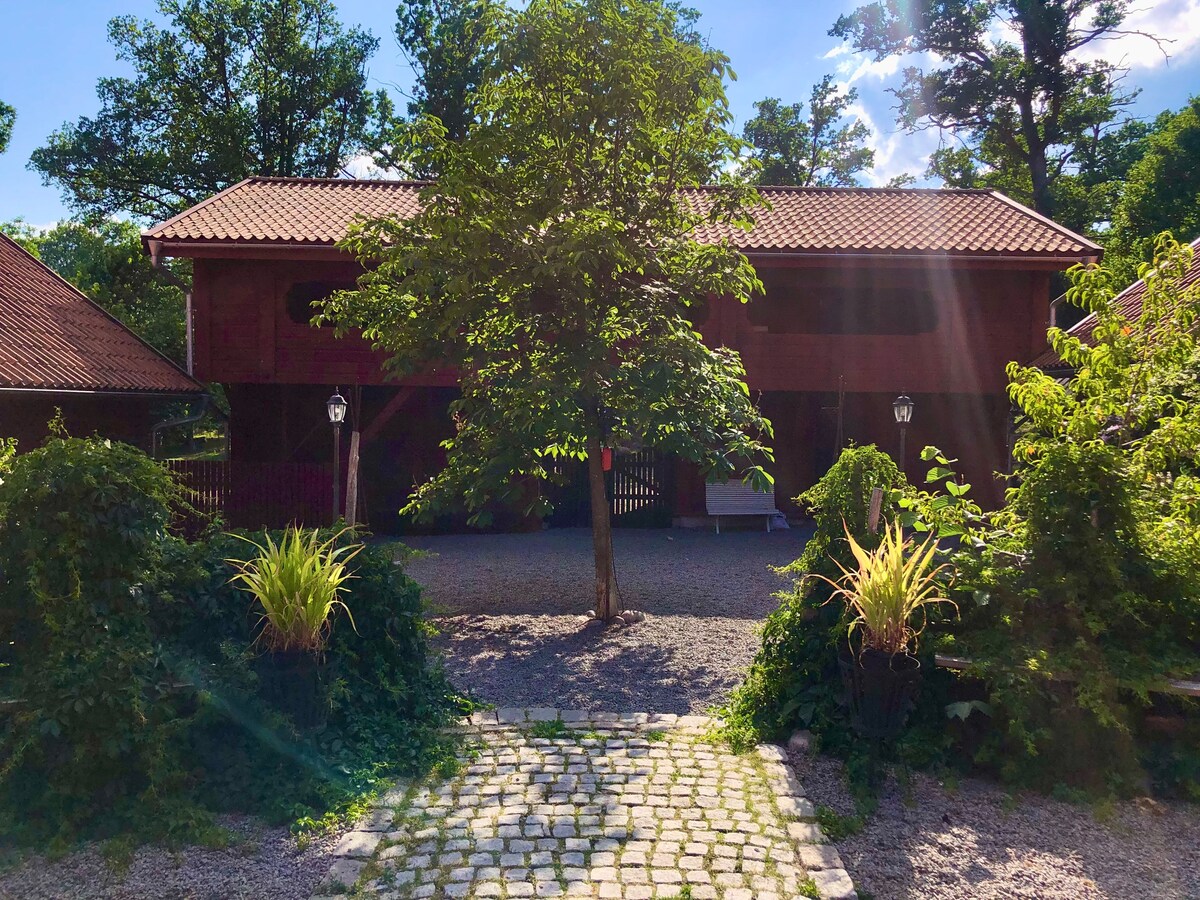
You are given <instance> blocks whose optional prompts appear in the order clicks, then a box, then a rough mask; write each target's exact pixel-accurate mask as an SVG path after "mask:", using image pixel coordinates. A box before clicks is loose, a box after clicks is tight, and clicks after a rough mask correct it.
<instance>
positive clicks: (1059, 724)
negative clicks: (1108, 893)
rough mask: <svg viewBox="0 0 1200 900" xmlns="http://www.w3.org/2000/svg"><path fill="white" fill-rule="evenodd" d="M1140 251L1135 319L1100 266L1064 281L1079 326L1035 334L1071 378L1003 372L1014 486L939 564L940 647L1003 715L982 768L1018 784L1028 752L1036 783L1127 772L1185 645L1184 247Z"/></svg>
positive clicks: (1191, 404)
mask: <svg viewBox="0 0 1200 900" xmlns="http://www.w3.org/2000/svg"><path fill="white" fill-rule="evenodd" d="M1155 250H1156V254H1155V255H1156V258H1155V260H1154V262H1153V263H1146V264H1144V265H1143V266H1142V267H1141V271H1140V274H1141V276H1142V277H1143V279H1144V280H1145V284H1146V287H1145V291H1144V293H1143V295H1142V303H1141V309H1140V311H1138V312H1137V313H1136V314H1131V313H1130V311H1129V310H1127V309H1122V308H1121V307H1120V306H1119V305H1118V304H1117V303H1116V302H1115V299H1116V296H1117V294H1118V292H1119V290H1120V289H1121V287H1123V286H1124V285H1123V283H1122V282H1119V281H1118V280H1117V279H1115V278H1113V276H1112V274H1111V273H1110V272H1108V271H1107V270H1106V269H1104V268H1099V267H1090V268H1087V269H1083V268H1082V267H1077V268H1076V269H1075V270H1073V271H1072V282H1073V284H1072V287H1071V289H1070V291H1069V292H1068V296H1069V298H1070V299H1071V300H1072V301H1073V302H1075V303H1076V304H1077V305H1079V306H1081V307H1083V308H1084V309H1086V310H1088V311H1089V312H1090V313H1092V315H1094V316H1095V326H1094V328H1093V330H1092V340H1091V342H1089V343H1084V342H1083V341H1081V340H1079V339H1078V338H1076V337H1074V336H1071V335H1069V334H1066V333H1065V332H1063V331H1061V330H1059V329H1057V328H1052V329H1050V331H1049V335H1048V336H1049V339H1050V344H1051V346H1052V347H1053V348H1054V350H1055V352H1056V353H1057V354H1058V355H1059V357H1060V358H1061V359H1062V360H1063V361H1064V362H1066V363H1067V364H1068V365H1069V366H1070V367H1071V368H1072V369H1073V371H1074V374H1073V375H1072V377H1071V378H1069V379H1065V380H1064V379H1061V378H1057V377H1055V376H1052V375H1048V374H1046V373H1043V372H1042V371H1040V370H1038V369H1036V368H1030V367H1023V366H1020V365H1017V364H1016V363H1012V364H1010V365H1009V367H1008V375H1009V394H1010V396H1011V397H1012V400H1013V402H1014V405H1015V408H1016V409H1017V410H1019V412H1020V413H1021V421H1022V425H1021V430H1020V432H1019V434H1018V436H1017V440H1016V442H1015V445H1014V448H1013V458H1014V475H1015V477H1014V479H1013V482H1012V487H1010V488H1009V490H1008V492H1007V499H1006V503H1005V506H1004V508H1003V509H1001V510H999V511H998V512H996V513H991V514H989V515H988V517H987V519H986V521H985V522H982V523H980V524H979V525H978V527H976V528H974V529H973V530H972V533H971V535H970V539H969V540H966V541H963V543H962V545H961V548H960V552H958V553H956V554H955V555H954V557H953V558H954V561H955V563H956V565H957V567H958V569H959V575H960V577H959V579H958V581H959V584H960V587H962V588H964V589H965V590H966V591H967V592H969V593H968V596H973V601H972V600H968V599H967V598H966V597H964V603H963V609H964V614H965V624H966V627H965V628H964V629H963V630H962V632H961V634H960V635H959V636H958V644H957V647H956V649H957V655H962V656H966V657H968V658H970V659H973V660H974V661H975V665H974V666H973V674H977V675H981V676H982V677H983V678H985V679H986V680H987V682H988V687H989V690H990V693H991V694H992V696H993V698H994V700H995V702H996V703H997V704H998V705H999V706H1000V707H1001V708H1002V709H1003V711H1004V716H1003V723H1002V725H1003V729H1004V732H1005V733H1006V737H1007V743H1006V744H1005V745H1004V746H1003V747H1001V748H998V749H997V750H996V751H995V755H994V756H993V757H992V758H993V760H994V761H995V762H996V763H998V764H1000V765H1001V766H1002V767H1003V768H1004V770H1006V771H1009V772H1010V773H1011V774H1013V775H1022V774H1025V773H1022V772H1021V771H1020V770H1021V767H1022V765H1028V764H1029V763H1030V762H1031V760H1030V759H1029V758H1028V757H1033V756H1038V757H1040V760H1039V761H1038V763H1037V766H1036V771H1035V772H1032V773H1029V774H1036V775H1038V776H1039V777H1040V778H1041V779H1042V781H1043V784H1045V785H1047V786H1049V785H1052V784H1054V783H1055V781H1056V780H1060V779H1061V780H1068V779H1072V780H1073V779H1079V778H1089V777H1090V778H1094V780H1095V781H1101V779H1100V778H1096V777H1095V776H1096V775H1097V773H1099V774H1100V775H1106V774H1107V773H1109V772H1111V771H1113V770H1115V769H1121V770H1123V771H1122V774H1123V775H1125V776H1127V777H1128V776H1130V773H1133V774H1134V775H1135V776H1137V777H1140V768H1139V766H1138V765H1137V761H1136V760H1135V759H1133V758H1132V756H1133V751H1134V750H1135V748H1134V747H1133V746H1132V741H1131V738H1132V737H1133V736H1134V735H1135V733H1136V732H1135V729H1134V728H1133V726H1134V725H1135V724H1136V721H1137V713H1138V711H1139V710H1140V709H1141V708H1144V707H1147V706H1149V695H1148V692H1149V691H1151V690H1161V689H1162V688H1163V687H1164V686H1165V685H1164V683H1165V682H1166V681H1167V680H1168V679H1170V678H1182V677H1188V676H1190V675H1191V674H1192V673H1193V672H1194V671H1195V662H1196V654H1197V651H1198V650H1200V388H1198V385H1200V380H1198V376H1200V343H1198V341H1197V336H1196V325H1197V322H1198V321H1200V319H1198V316H1200V285H1197V284H1195V283H1194V282H1192V281H1191V278H1190V272H1191V268H1192V264H1193V261H1194V258H1193V251H1192V249H1191V248H1190V247H1188V246H1187V245H1181V244H1179V243H1177V242H1175V241H1174V240H1173V239H1172V238H1171V237H1170V235H1166V234H1164V235H1162V236H1160V237H1159V238H1158V239H1157V241H1156V246H1155ZM945 499H946V498H942V500H945ZM1125 784H1126V785H1127V786H1129V785H1131V784H1132V785H1136V782H1132V783H1131V782H1129V781H1126V782H1125ZM1110 786H1111V784H1110Z"/></svg>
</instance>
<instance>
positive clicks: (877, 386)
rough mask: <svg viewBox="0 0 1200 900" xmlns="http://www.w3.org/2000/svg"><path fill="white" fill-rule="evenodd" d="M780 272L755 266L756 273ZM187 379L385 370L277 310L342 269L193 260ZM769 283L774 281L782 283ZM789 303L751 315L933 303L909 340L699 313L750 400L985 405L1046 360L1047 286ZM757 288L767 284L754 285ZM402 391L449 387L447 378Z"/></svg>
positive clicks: (981, 281) (379, 374) (886, 278)
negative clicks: (778, 395)
mask: <svg viewBox="0 0 1200 900" xmlns="http://www.w3.org/2000/svg"><path fill="white" fill-rule="evenodd" d="M784 262H785V261H780V260H771V259H765V260H756V264H757V265H758V266H759V267H760V271H763V272H764V273H766V271H767V270H768V269H769V268H771V267H773V266H781V265H782V264H783V263H784ZM195 267H196V268H195V295H194V300H195V307H196V320H195V325H196V374H197V376H198V377H199V378H201V379H202V380H211V381H219V382H223V383H260V384H263V383H280V384H303V383H309V384H327V385H335V384H351V383H357V384H363V385H368V384H385V383H388V382H387V381H386V379H385V378H384V377H383V371H382V368H381V364H382V357H381V356H380V355H379V354H376V353H374V352H373V351H372V350H371V349H370V347H369V346H367V345H366V343H365V342H363V341H362V340H361V339H359V338H356V337H353V336H348V337H346V338H344V339H340V340H339V339H337V338H335V337H334V334H333V330H332V329H330V328H313V327H312V326H311V325H305V324H299V323H297V322H295V321H293V319H292V318H291V317H289V315H288V312H287V304H286V297H287V294H288V291H289V289H290V288H291V287H292V285H293V284H295V283H297V282H305V281H311V280H329V281H338V280H340V281H346V282H349V281H351V280H353V278H354V276H355V275H356V274H357V272H358V268H357V266H356V265H355V264H354V263H351V262H305V261H294V260H253V259H245V260H217V259H197V260H196V263H195ZM780 274H781V273H779V272H777V273H776V277H775V278H773V279H772V281H773V283H777V282H778V281H779V275H780ZM785 277H786V278H790V279H791V281H792V285H793V287H792V289H791V290H790V291H789V296H788V297H787V298H786V299H780V298H777V297H773V296H768V297H766V298H757V299H756V300H754V301H753V303H755V304H760V305H761V304H774V303H804V304H837V303H838V302H839V299H838V298H839V296H840V292H839V286H844V285H855V286H857V287H858V288H859V289H862V288H863V287H864V286H866V287H867V288H870V287H871V286H872V285H876V286H879V287H880V289H887V290H895V289H896V288H897V286H900V287H904V286H909V287H911V288H912V289H913V290H914V291H922V292H925V293H927V294H929V295H931V296H932V297H933V300H934V304H935V306H936V310H937V327H936V329H935V330H933V331H931V332H926V333H918V334H830V333H823V334H781V333H770V332H769V331H768V328H767V326H764V325H761V324H755V322H756V321H759V322H761V321H762V319H763V318H764V316H763V314H762V313H761V312H759V311H756V312H755V313H754V314H753V315H752V313H751V311H750V310H749V309H748V308H747V307H746V306H744V305H742V304H739V303H736V302H733V301H731V300H729V299H727V298H720V299H718V300H716V301H714V302H712V303H710V304H709V309H708V318H707V321H706V322H705V323H703V325H702V327H701V330H702V331H703V333H704V334H705V336H706V338H707V339H708V340H709V341H710V343H714V344H718V343H719V344H723V345H725V346H728V347H733V348H735V349H737V350H739V351H741V354H742V358H743V361H744V362H745V365H746V369H747V373H748V380H749V383H750V386H751V387H752V388H754V389H756V390H762V391H831V390H837V389H838V381H839V377H844V378H845V388H846V390H847V391H850V392H859V393H864V392H873V391H882V392H893V393H899V392H900V391H908V392H909V393H910V394H912V393H920V392H925V393H942V392H948V393H962V394H994V393H996V392H999V391H1002V390H1003V387H1004V384H1005V377H1004V366H1005V364H1006V363H1008V362H1009V361H1010V360H1013V359H1017V360H1027V359H1030V358H1032V356H1033V355H1035V354H1036V353H1037V352H1040V350H1041V349H1042V348H1043V347H1044V343H1045V327H1046V320H1047V316H1048V310H1049V299H1050V298H1049V273H1047V272H1027V271H1019V270H1011V269H990V270H989V269H977V270H970V269H961V268H960V269H951V268H946V267H944V266H931V267H911V266H910V267H905V268H901V267H890V268H888V267H881V266H870V267H866V266H862V265H855V264H853V262H852V261H851V262H848V263H847V264H846V265H845V266H843V267H833V268H831V267H829V266H828V265H826V266H824V267H822V268H817V267H790V266H789V268H788V270H787V272H786V276H785ZM764 280H766V279H765V277H764ZM411 383H420V384H424V385H430V386H451V385H453V384H454V379H453V376H452V375H437V376H432V377H425V378H422V379H414V380H413V381H412V382H411Z"/></svg>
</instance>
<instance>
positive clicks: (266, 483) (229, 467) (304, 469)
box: [166, 459, 333, 528]
mask: <svg viewBox="0 0 1200 900" xmlns="http://www.w3.org/2000/svg"><path fill="white" fill-rule="evenodd" d="M166 466H167V468H168V470H170V472H171V474H172V475H174V476H175V478H176V479H177V480H178V481H179V483H180V484H181V485H182V486H183V487H184V488H185V490H186V491H187V492H188V500H189V502H190V503H191V505H192V506H193V507H194V508H195V510H196V511H197V512H198V513H200V514H202V515H203V516H214V515H217V514H220V515H221V517H222V518H223V519H224V521H225V523H226V524H227V525H229V526H231V527H234V528H262V527H267V528H283V527H285V526H286V525H288V524H290V523H292V522H298V523H300V524H303V525H309V526H316V525H328V524H329V521H330V517H331V515H332V507H333V482H332V477H333V474H332V472H331V470H330V468H329V467H328V466H323V465H321V464H319V463H253V462H232V461H230V460H193V459H173V460H168V461H167V462H166Z"/></svg>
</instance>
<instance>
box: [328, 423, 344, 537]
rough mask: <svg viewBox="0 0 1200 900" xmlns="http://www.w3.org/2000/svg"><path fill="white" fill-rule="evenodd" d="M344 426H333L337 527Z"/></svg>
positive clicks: (334, 493)
mask: <svg viewBox="0 0 1200 900" xmlns="http://www.w3.org/2000/svg"><path fill="white" fill-rule="evenodd" d="M341 469H342V426H341V425H340V424H338V423H336V422H335V423H334V425H333V521H332V522H330V523H329V524H330V525H336V524H337V520H338V515H339V514H340V512H341V506H342V471H341Z"/></svg>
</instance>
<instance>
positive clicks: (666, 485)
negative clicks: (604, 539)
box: [608, 450, 674, 528]
mask: <svg viewBox="0 0 1200 900" xmlns="http://www.w3.org/2000/svg"><path fill="white" fill-rule="evenodd" d="M672 472H673V467H672V466H671V460H670V458H669V457H665V456H663V455H662V454H660V453H656V452H655V451H653V450H638V451H637V452H634V453H615V454H613V466H612V471H610V472H609V473H608V496H609V502H610V503H611V505H612V517H613V525H615V526H618V527H620V526H625V527H627V528H667V527H669V526H670V524H671V507H672V499H673V495H674V490H673V483H672V480H671V473H672Z"/></svg>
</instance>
